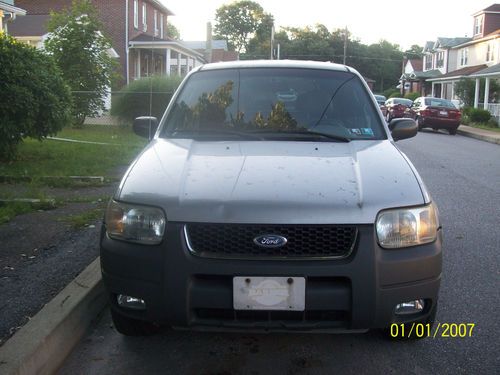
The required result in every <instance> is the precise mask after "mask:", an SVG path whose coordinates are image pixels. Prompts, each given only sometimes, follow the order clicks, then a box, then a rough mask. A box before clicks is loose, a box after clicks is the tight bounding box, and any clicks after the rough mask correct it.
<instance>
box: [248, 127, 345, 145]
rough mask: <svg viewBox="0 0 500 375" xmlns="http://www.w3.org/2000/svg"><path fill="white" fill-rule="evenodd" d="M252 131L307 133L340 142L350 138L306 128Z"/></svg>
mask: <svg viewBox="0 0 500 375" xmlns="http://www.w3.org/2000/svg"><path fill="white" fill-rule="evenodd" d="M252 133H266V134H272V135H275V134H283V135H294V134H297V135H307V136H310V137H323V138H326V139H329V140H334V141H340V142H350V141H351V140H350V139H349V138H347V137H343V136H341V135H336V134H328V133H320V132H315V131H308V130H291V131H283V130H275V131H272V130H256V131H253V132H252Z"/></svg>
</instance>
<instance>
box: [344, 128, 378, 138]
mask: <svg viewBox="0 0 500 375" xmlns="http://www.w3.org/2000/svg"><path fill="white" fill-rule="evenodd" d="M349 131H350V132H351V134H355V135H369V136H370V137H373V130H372V128H360V129H359V128H354V129H349Z"/></svg>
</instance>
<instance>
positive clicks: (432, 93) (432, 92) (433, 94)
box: [431, 82, 435, 98]
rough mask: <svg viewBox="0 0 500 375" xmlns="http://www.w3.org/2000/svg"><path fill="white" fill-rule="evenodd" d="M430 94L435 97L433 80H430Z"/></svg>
mask: <svg viewBox="0 0 500 375" xmlns="http://www.w3.org/2000/svg"><path fill="white" fill-rule="evenodd" d="M431 96H432V97H433V98H434V97H435V92H434V82H432V91H431Z"/></svg>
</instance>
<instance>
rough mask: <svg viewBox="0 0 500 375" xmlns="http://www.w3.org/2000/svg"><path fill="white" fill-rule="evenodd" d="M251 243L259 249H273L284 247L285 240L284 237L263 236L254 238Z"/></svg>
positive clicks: (274, 235) (275, 235)
mask: <svg viewBox="0 0 500 375" xmlns="http://www.w3.org/2000/svg"><path fill="white" fill-rule="evenodd" d="M253 242H254V243H255V244H256V245H257V246H260V247H267V248H274V247H282V246H285V245H286V242H287V240H286V238H285V237H283V236H278V235H277V234H265V235H262V236H258V237H255V238H254V239H253Z"/></svg>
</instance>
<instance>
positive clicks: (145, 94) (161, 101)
mask: <svg viewBox="0 0 500 375" xmlns="http://www.w3.org/2000/svg"><path fill="white" fill-rule="evenodd" d="M181 80H182V78H181V77H179V76H161V77H160V76H153V77H150V78H143V79H139V80H136V81H133V82H131V83H130V84H129V85H127V86H125V87H124V89H123V90H122V91H121V92H119V93H116V94H115V95H114V96H113V100H112V106H111V114H112V115H114V116H117V117H118V118H120V120H121V121H122V122H124V123H127V124H131V123H132V122H133V121H134V119H135V118H136V117H139V116H149V115H150V114H151V116H154V117H156V118H158V119H160V118H161V116H162V115H163V112H165V109H166V108H167V106H168V103H169V102H170V99H171V98H172V95H173V94H174V92H175V90H176V89H177V87H178V86H179V84H180V83H181Z"/></svg>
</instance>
